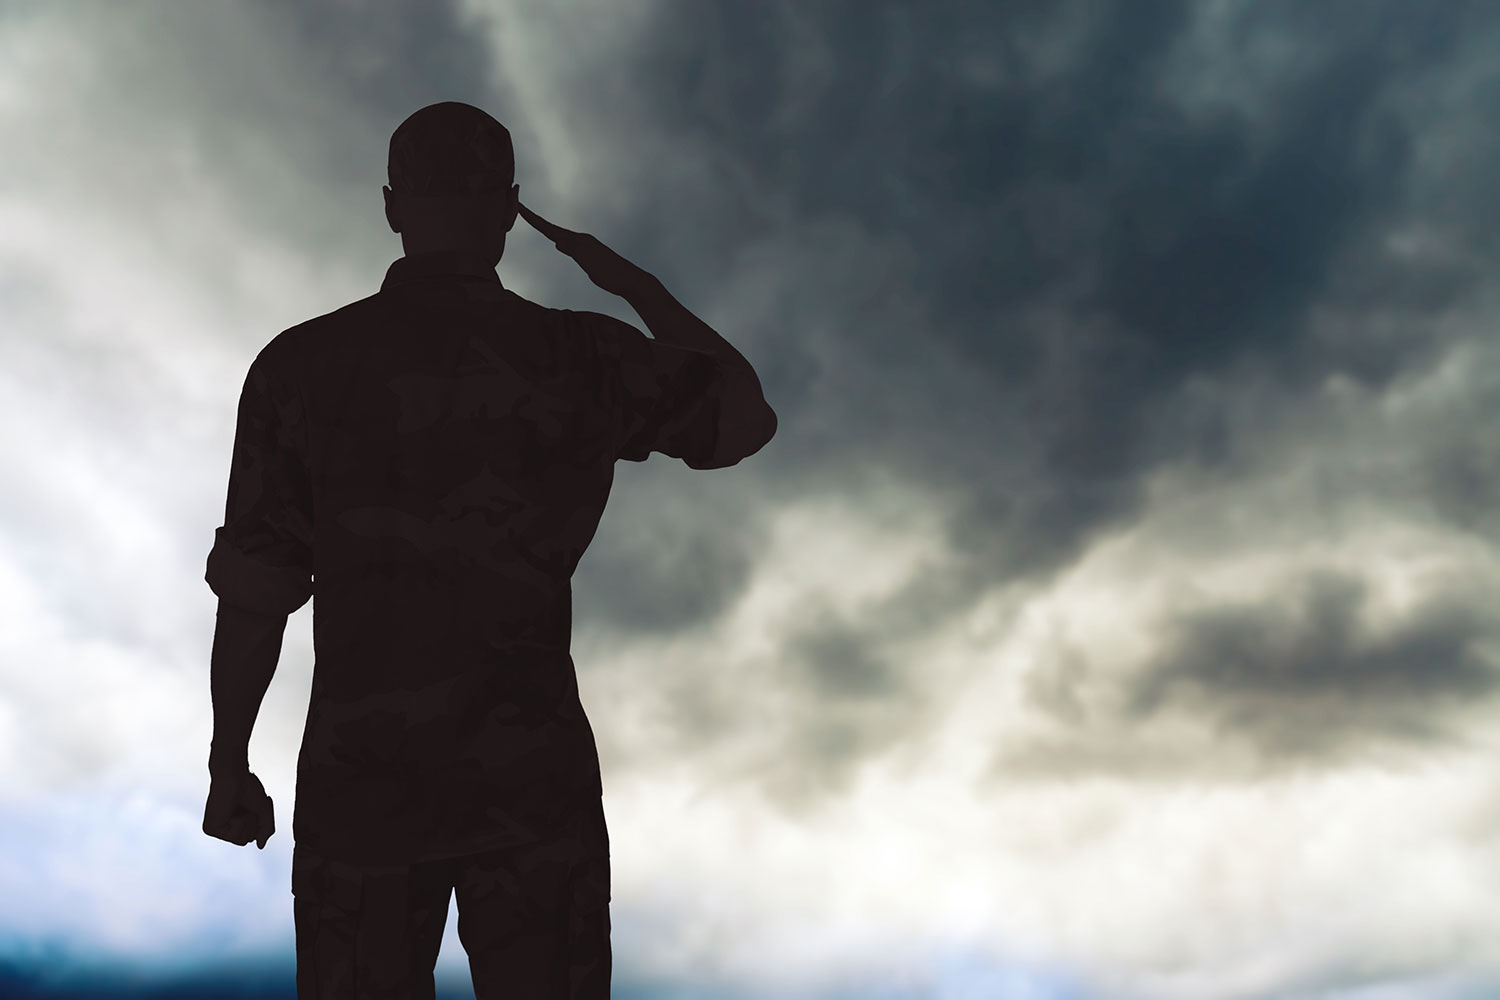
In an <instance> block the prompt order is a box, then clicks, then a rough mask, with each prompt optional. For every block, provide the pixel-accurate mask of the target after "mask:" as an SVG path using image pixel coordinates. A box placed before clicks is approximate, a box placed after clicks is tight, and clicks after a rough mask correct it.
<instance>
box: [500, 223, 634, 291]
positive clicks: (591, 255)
mask: <svg viewBox="0 0 1500 1000" xmlns="http://www.w3.org/2000/svg"><path fill="white" fill-rule="evenodd" d="M517 205H518V206H519V207H520V212H521V218H523V219H525V220H526V221H527V223H529V224H530V226H531V228H533V229H535V230H536V231H537V232H539V233H541V234H542V235H543V236H545V237H547V239H549V240H551V241H552V245H553V246H555V247H557V249H559V250H561V251H562V252H563V253H565V254H567V255H568V256H569V257H572V258H573V262H574V263H576V264H577V265H578V266H579V267H581V268H583V273H584V274H586V275H588V276H589V280H590V281H592V282H593V283H594V284H596V285H598V286H599V287H600V288H602V289H604V290H605V291H606V292H609V293H610V294H611V295H628V294H630V293H631V292H633V291H636V290H638V289H640V288H643V287H645V285H646V283H647V282H650V281H652V280H653V277H652V275H651V272H649V271H646V270H644V269H642V268H639V267H637V266H636V265H634V264H632V263H631V262H630V261H628V260H626V259H625V258H624V257H621V256H620V255H619V254H617V253H615V252H614V251H613V250H611V249H610V248H609V247H607V246H605V245H604V244H603V243H600V242H599V241H598V240H597V239H595V238H594V237H593V236H590V235H589V234H588V233H578V232H574V231H573V230H571V229H564V228H563V227H562V226H555V225H553V224H552V223H550V222H548V221H547V220H546V219H544V218H542V217H541V216H540V215H537V214H536V213H535V212H533V211H532V210H531V209H529V208H527V207H526V206H525V205H521V204H520V203H519V202H517Z"/></svg>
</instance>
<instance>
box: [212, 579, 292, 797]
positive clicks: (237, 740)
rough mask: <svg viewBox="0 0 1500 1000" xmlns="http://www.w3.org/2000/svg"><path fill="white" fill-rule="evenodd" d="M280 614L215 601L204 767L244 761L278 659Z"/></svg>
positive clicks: (281, 629) (283, 619) (283, 618)
mask: <svg viewBox="0 0 1500 1000" xmlns="http://www.w3.org/2000/svg"><path fill="white" fill-rule="evenodd" d="M285 632H286V616H285V615H276V616H271V615H263V614H257V613H256V612H253V611H247V610H245V609H243V608H238V607H235V606H234V605H232V604H225V603H224V602H223V601H220V602H219V614H218V620H217V623H216V624H215V627H214V645H213V654H212V661H211V665H210V674H211V676H210V678H209V687H210V689H211V694H212V698H213V711H214V737H213V745H212V748H211V751H210V753H209V766H210V767H211V768H212V767H219V766H226V767H237V766H240V765H248V760H249V750H250V731H251V730H252V729H253V728H254V727H255V718H256V716H257V715H259V714H260V704H261V701H262V700H264V698H265V694H266V688H268V687H269V686H270V684H271V678H272V677H273V676H275V674H276V664H277V661H278V660H279V659H280V658H281V639H282V636H283V635H284V633H285Z"/></svg>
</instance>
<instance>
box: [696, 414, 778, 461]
mask: <svg viewBox="0 0 1500 1000" xmlns="http://www.w3.org/2000/svg"><path fill="white" fill-rule="evenodd" d="M763 406H764V408H763V409H762V410H760V411H758V412H757V413H756V415H755V416H754V417H753V418H750V419H747V420H742V421H738V422H736V423H733V424H729V425H726V426H721V427H720V428H719V436H718V446H717V447H716V448H715V449H714V455H713V458H712V459H711V460H710V461H709V462H707V463H704V464H701V465H699V464H693V463H689V466H690V467H691V468H694V469H727V468H729V467H730V466H734V465H738V464H739V463H741V462H743V461H744V460H745V459H747V458H749V457H750V456H751V455H754V454H755V453H756V452H758V451H760V450H761V449H762V448H764V447H765V446H766V445H767V444H769V443H770V441H771V439H772V438H773V437H775V436H776V427H777V419H776V411H775V410H773V409H771V406H770V404H769V403H766V404H763Z"/></svg>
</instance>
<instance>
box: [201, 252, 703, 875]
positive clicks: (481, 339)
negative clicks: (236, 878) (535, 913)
mask: <svg viewBox="0 0 1500 1000" xmlns="http://www.w3.org/2000/svg"><path fill="white" fill-rule="evenodd" d="M724 390H725V370H724V368H723V367H722V366H721V365H720V363H719V361H718V360H717V359H716V358H715V357H713V356H712V355H710V354H707V353H704V352H701V351H696V350H691V349H688V348H682V347H676V346H672V345H668V344H664V343H662V342H660V341H657V340H653V339H650V338H648V337H646V336H645V335H644V334H643V333H641V332H640V331H639V330H637V329H636V328H635V327H633V326H630V325H629V324H626V323H623V322H621V321H619V320H616V319H613V318H611V317H608V316H605V315H602V314H599V313H592V312H575V311H573V310H568V309H552V308H547V307H544V306H540V305H537V304H536V303H533V302H530V301H528V300H526V299H524V298H522V297H521V296H519V295H517V294H515V293H514V292H512V291H510V290H509V289H506V288H505V287H504V286H503V285H502V284H501V282H500V279H499V278H498V277H497V275H496V274H495V270H494V268H493V267H491V266H489V264H488V263H487V262H486V261H485V260H484V259H483V258H482V257H479V256H477V255H470V254H464V253H456V252H444V253H430V254H421V255H418V256H412V257H403V258H401V259H399V260H397V261H396V262H395V263H393V264H392V265H391V267H390V270H389V271H388V272H387V274H386V278H385V281H384V283H383V284H382V285H381V288H380V291H379V292H377V293H376V294H374V295H371V296H369V297H368V298H365V299H361V300H360V301H358V302H354V303H352V304H350V305H347V306H345V307H343V308H342V309H339V310H337V311H335V312H332V313H329V314H327V315H325V316H320V317H318V318H316V319H313V320H309V321H307V322H305V323H301V324H299V325H297V326H294V327H292V328H290V329H288V330H286V331H284V332H282V333H281V334H279V335H278V336H276V337H275V338H274V339H273V340H272V341H271V342H270V343H269V344H268V345H267V346H266V347H265V348H264V349H263V350H262V351H261V352H260V353H259V355H257V357H256V358H255V360H254V362H253V363H252V364H251V366H250V370H249V373H248V375H247V377H246V379H245V383H244V389H243V392H242V394H241V396H240V401H239V413H238V424H237V427H236V431H235V441H234V454H233V461H232V465H231V469H230V476H229V490H228V502H227V504H226V509H225V516H224V525H223V527H221V528H219V529H217V530H216V532H215V536H214V544H213V548H212V551H211V552H210V553H209V557H208V567H207V573H206V578H207V580H208V583H209V586H210V587H212V589H213V591H214V593H216V594H217V595H218V596H219V598H220V599H221V600H223V601H225V602H227V603H230V604H235V605H239V606H242V607H245V608H248V609H251V610H256V611H262V612H265V613H268V614H276V615H281V614H290V613H291V612H292V611H295V610H296V609H297V608H299V607H301V606H302V605H303V604H304V603H305V602H306V601H307V600H308V599H309V597H311V598H312V600H313V644H314V653H315V658H316V659H315V665H314V670H313V681H312V695H311V699H310V702H309V706H308V712H307V722H306V727H305V729H304V731H303V737H302V746H301V750H300V753H299V756H298V760H297V794H296V805H295V809H294V813H293V818H292V834H293V837H294V838H295V840H296V842H297V843H298V844H304V845H306V846H307V847H308V848H309V849H310V850H313V851H315V852H317V853H319V854H323V855H325V856H328V857H332V858H340V859H345V860H348V861H352V862H363V863H372V864H387V863H394V864H401V863H409V862H413V861H420V860H428V859H435V858H442V857H452V856H456V855H460V854H468V853H474V852H478V851H483V850H489V849H491V848H496V847H503V846H508V845H514V844H518V843H525V842H531V841H535V840H537V839H540V838H544V837H548V836H552V835H555V834H556V833H558V832H559V831H561V830H562V829H564V828H565V826H566V824H567V823H568V822H570V821H571V820H572V819H573V818H574V817H576V816H577V815H579V812H578V811H579V810H580V809H582V808H585V807H587V806H589V805H592V804H596V802H597V797H598V796H599V795H600V794H601V792H602V789H601V787H600V779H599V757H598V751H597V749H596V746H595V743H594V734H593V730H592V729H591V727H590V726H589V722H588V719H587V718H586V716H585V714H584V711H583V707H582V705H581V703H580V701H579V697H578V682H577V675H576V673H575V671H574V664H573V660H572V656H571V654H570V651H569V644H570V634H571V628H572V587H571V577H572V574H573V570H574V569H575V568H576V567H577V565H578V561H579V559H580V558H581V557H582V555H583V553H584V550H585V549H586V548H587V547H588V544H589V542H590V540H591V539H592V538H593V536H594V531H595V529H596V528H597V527H598V524H599V518H600V516H601V515H602V514H603V512H604V505H605V501H606V500H607V499H608V497H609V491H610V486H611V484H612V482H613V479H614V463H615V461H616V460H617V459H621V458H623V459H626V460H629V461H632V462H640V461H644V460H645V459H646V457H647V455H648V454H650V453H651V452H653V451H655V452H661V453H662V454H664V455H668V456H671V457H674V458H679V459H681V460H682V461H684V462H685V463H687V464H688V465H689V466H691V467H693V468H712V467H714V466H713V465H712V455H713V452H714V448H715V445H716V433H717V432H716V428H717V425H718V419H719V409H720V404H721V402H722V400H723V398H724Z"/></svg>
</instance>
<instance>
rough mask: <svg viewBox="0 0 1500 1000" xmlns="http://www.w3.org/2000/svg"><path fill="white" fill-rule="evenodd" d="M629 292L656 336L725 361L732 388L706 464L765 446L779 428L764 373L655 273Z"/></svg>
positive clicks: (726, 461) (628, 299) (627, 298)
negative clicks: (763, 385) (715, 444)
mask: <svg viewBox="0 0 1500 1000" xmlns="http://www.w3.org/2000/svg"><path fill="white" fill-rule="evenodd" d="M624 298H625V301H626V302H629V303H630V305H631V308H633V309H634V310H635V311H636V314H637V315H639V316H640V317H641V321H642V322H643V323H645V324H646V329H648V330H650V331H651V335H652V336H653V337H655V338H656V339H657V340H660V341H661V342H662V343H665V344H672V345H675V346H677V347H686V348H690V349H692V350H696V351H703V352H704V353H706V354H712V355H714V356H715V357H716V358H718V359H719V361H720V362H722V363H723V365H724V368H725V371H726V372H727V374H728V385H729V388H728V390H727V391H726V392H725V395H724V400H723V408H722V411H721V421H720V424H719V428H718V431H719V447H718V448H717V449H715V458H714V463H713V464H712V465H710V466H705V468H723V467H725V466H729V465H734V464H736V463H737V462H739V461H741V460H742V459H745V458H748V457H749V456H751V455H753V454H755V453H756V452H757V451H759V450H760V449H761V448H763V447H765V445H766V443H767V442H768V441H770V440H771V438H772V437H774V436H775V434H776V425H777V421H776V411H775V410H773V409H772V408H771V404H770V403H768V402H766V397H765V392H764V390H763V389H762V388H761V384H760V378H759V377H758V376H757V375H756V374H755V368H754V367H753V366H752V365H751V364H750V362H749V361H747V360H745V356H744V355H743V354H741V353H740V352H739V351H737V350H735V348H734V345H732V344H731V343H729V341H727V340H725V339H724V338H723V337H722V336H720V335H719V334H718V332H717V331H715V330H714V328H713V327H711V326H709V325H708V324H707V323H705V322H703V320H701V319H699V318H698V317H697V316H695V315H693V313H692V312H690V311H689V310H688V308H687V307H686V306H684V305H683V304H682V303H680V302H678V301H677V299H676V298H674V297H673V296H672V293H671V292H669V291H667V289H666V286H665V285H663V284H662V283H661V282H660V281H658V280H657V279H656V278H655V277H654V276H648V280H643V281H642V282H641V284H640V286H639V287H638V288H636V289H634V290H632V291H631V292H629V293H627V294H626V295H625V296H624ZM693 467H694V468H698V467H699V466H693Z"/></svg>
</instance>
